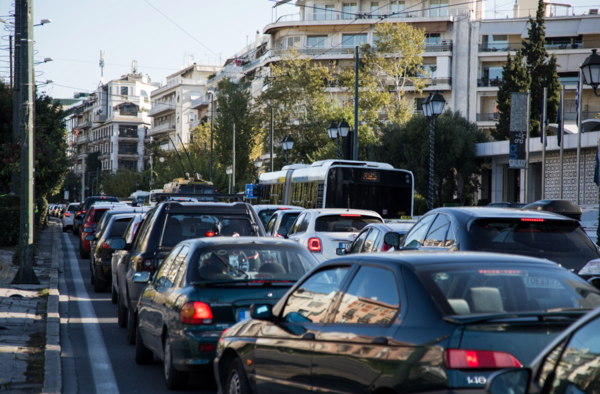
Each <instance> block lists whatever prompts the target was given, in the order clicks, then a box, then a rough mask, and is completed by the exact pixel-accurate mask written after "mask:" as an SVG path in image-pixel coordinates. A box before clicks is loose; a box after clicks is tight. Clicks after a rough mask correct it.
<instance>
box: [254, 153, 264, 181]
mask: <svg viewBox="0 0 600 394" xmlns="http://www.w3.org/2000/svg"><path fill="white" fill-rule="evenodd" d="M262 165H263V162H262V159H261V158H260V156H258V157H257V158H256V160H254V167H256V179H258V178H259V177H260V168H261V167H262Z"/></svg>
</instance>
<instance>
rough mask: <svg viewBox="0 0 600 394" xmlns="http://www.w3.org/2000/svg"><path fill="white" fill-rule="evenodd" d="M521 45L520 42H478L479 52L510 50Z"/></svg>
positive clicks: (514, 49)
mask: <svg viewBox="0 0 600 394" xmlns="http://www.w3.org/2000/svg"><path fill="white" fill-rule="evenodd" d="M522 47H523V45H522V44H521V43H520V42H519V43H514V44H479V52H508V51H511V52H512V51H516V50H517V49H519V48H522Z"/></svg>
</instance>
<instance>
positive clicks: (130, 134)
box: [119, 125, 138, 138]
mask: <svg viewBox="0 0 600 394" xmlns="http://www.w3.org/2000/svg"><path fill="white" fill-rule="evenodd" d="M119 137H125V138H137V137H138V130H137V126H127V125H119Z"/></svg>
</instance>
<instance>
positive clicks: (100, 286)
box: [93, 269, 106, 293]
mask: <svg viewBox="0 0 600 394" xmlns="http://www.w3.org/2000/svg"><path fill="white" fill-rule="evenodd" d="M93 271H94V273H96V269H93ZM96 276H97V275H94V291H95V292H96V293H104V292H105V291H106V282H104V281H102V280H100V279H98V278H96Z"/></svg>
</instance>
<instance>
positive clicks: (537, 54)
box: [523, 0, 560, 137]
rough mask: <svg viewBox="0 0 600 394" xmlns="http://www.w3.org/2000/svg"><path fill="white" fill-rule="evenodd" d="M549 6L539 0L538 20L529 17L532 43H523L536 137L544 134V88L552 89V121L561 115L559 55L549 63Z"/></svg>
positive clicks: (531, 127)
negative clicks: (547, 40)
mask: <svg viewBox="0 0 600 394" xmlns="http://www.w3.org/2000/svg"><path fill="white" fill-rule="evenodd" d="M545 10H546V4H545V3H544V1H543V0H538V9H537V12H536V14H535V19H533V18H529V25H530V27H529V29H528V30H527V31H528V33H529V40H528V41H523V54H524V55H525V57H526V59H527V65H528V66H529V67H530V69H531V75H530V76H531V83H530V85H529V90H530V91H531V105H530V122H529V134H530V135H531V136H532V137H536V136H539V135H540V132H541V128H540V121H541V116H542V102H543V96H544V87H546V88H548V100H547V108H548V110H547V111H548V121H549V122H554V121H556V117H557V115H558V102H559V100H560V83H559V82H558V73H557V71H556V68H557V62H556V56H555V55H552V57H550V60H548V58H549V56H548V51H547V50H546V28H545V26H544V25H545V20H544V13H545Z"/></svg>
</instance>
